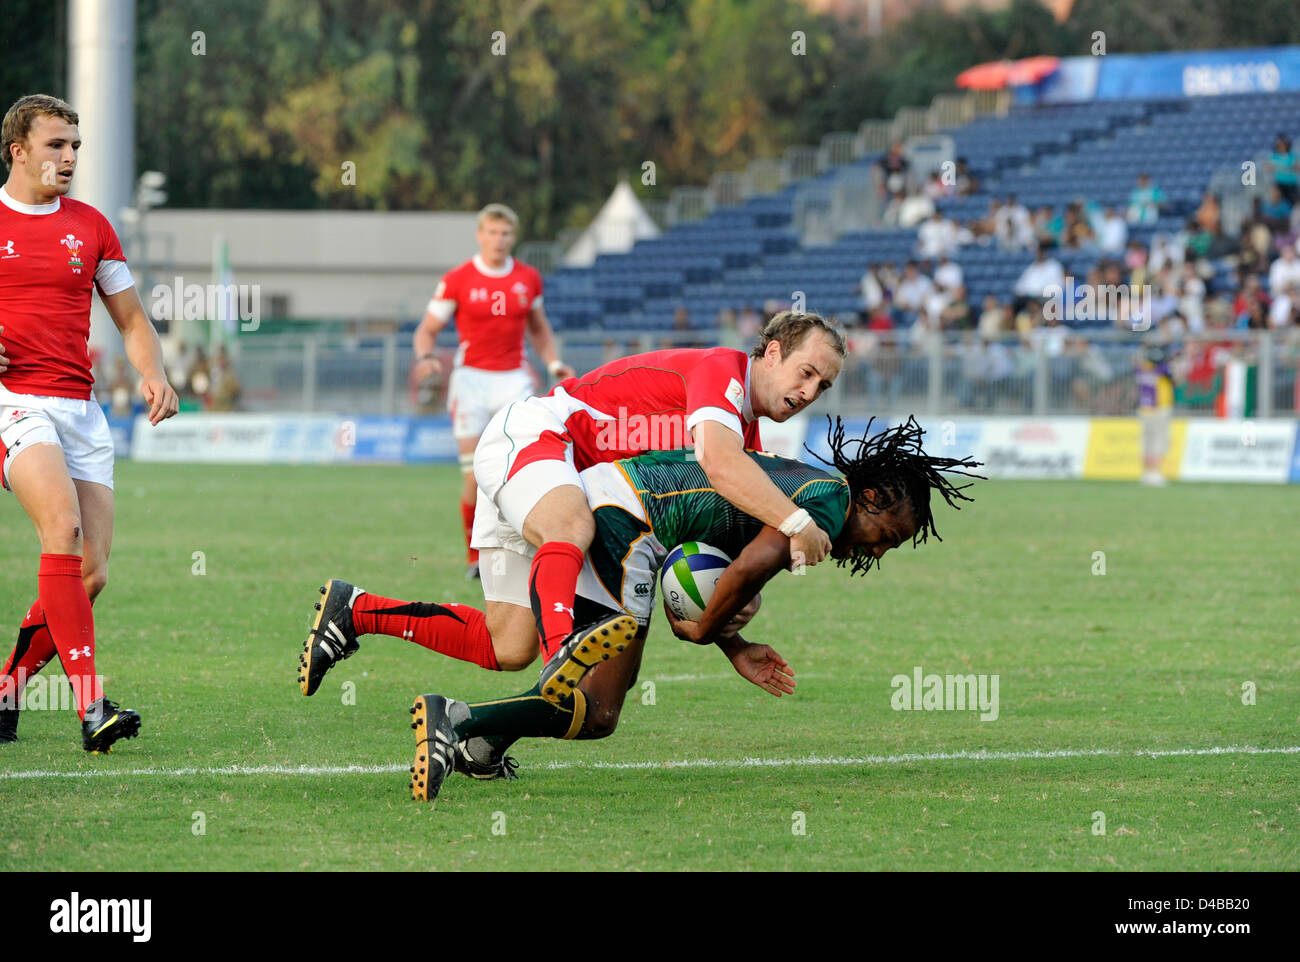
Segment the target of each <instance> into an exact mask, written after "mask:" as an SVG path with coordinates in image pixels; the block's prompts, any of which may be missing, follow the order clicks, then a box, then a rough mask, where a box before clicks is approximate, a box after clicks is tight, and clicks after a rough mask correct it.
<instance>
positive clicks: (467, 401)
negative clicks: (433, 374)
mask: <svg viewBox="0 0 1300 962" xmlns="http://www.w3.org/2000/svg"><path fill="white" fill-rule="evenodd" d="M535 386H536V385H535V383H534V381H533V374H532V371H531V370H530V369H529V368H526V367H521V368H517V369H516V370H513V371H485V370H483V369H482V368H477V367H458V368H455V369H454V370H453V371H452V372H451V384H450V385H448V387H447V412H448V413H449V414H450V415H451V433H452V436H453V437H455V438H456V439H457V440H459V439H461V438H477V437H478V436H479V435H481V434H482V433H483V429H484V428H486V427H487V426H488V422H489V421H491V420H492V415H494V414H496V413H497V412H498V411H500V410H501V409H502V408H503V407H505V406H506V405H508V404H511V403H513V402H515V401H522V400H523V399H524V398H527V397H531V396H532V395H533V393H534V389H535Z"/></svg>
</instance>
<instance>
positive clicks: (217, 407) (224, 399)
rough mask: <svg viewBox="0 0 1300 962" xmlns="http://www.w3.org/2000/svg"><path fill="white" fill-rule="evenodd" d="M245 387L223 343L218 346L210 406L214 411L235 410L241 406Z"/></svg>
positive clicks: (213, 370)
mask: <svg viewBox="0 0 1300 962" xmlns="http://www.w3.org/2000/svg"><path fill="white" fill-rule="evenodd" d="M241 393H243V387H242V386H241V385H240V383H239V375H238V374H237V373H235V366H234V364H233V363H232V362H231V360H230V355H229V354H228V353H227V352H226V346H225V345H224V344H223V345H221V346H220V347H218V348H217V358H216V365H215V366H214V367H213V368H212V391H211V393H210V394H209V395H208V408H209V409H210V410H212V411H234V410H236V409H237V408H238V407H239V396H240V394H241Z"/></svg>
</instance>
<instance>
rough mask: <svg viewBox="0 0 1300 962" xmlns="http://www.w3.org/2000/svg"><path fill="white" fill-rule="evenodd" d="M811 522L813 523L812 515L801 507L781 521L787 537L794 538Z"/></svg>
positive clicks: (783, 531)
mask: <svg viewBox="0 0 1300 962" xmlns="http://www.w3.org/2000/svg"><path fill="white" fill-rule="evenodd" d="M810 524H812V515H810V514H809V513H808V512H807V511H806V510H804V509H803V508H800V509H799V510H798V511H796V512H795V513H794V514H792V515H790V517H788V518H786V519H785V520H784V521H782V522H781V533H782V534H783V535H785V536H786V537H787V538H793V537H794V536H795V535H797V534H798V533H799V532H800V531H802V530H803V529H804V528H806V527H808V525H810Z"/></svg>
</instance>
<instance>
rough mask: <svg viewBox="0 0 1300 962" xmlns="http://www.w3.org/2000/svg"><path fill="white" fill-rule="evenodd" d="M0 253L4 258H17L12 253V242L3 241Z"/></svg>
mask: <svg viewBox="0 0 1300 962" xmlns="http://www.w3.org/2000/svg"><path fill="white" fill-rule="evenodd" d="M0 252H2V253H3V255H4V256H5V257H17V256H18V255H17V254H15V253H14V242H13V241H5V242H4V246H2V247H0Z"/></svg>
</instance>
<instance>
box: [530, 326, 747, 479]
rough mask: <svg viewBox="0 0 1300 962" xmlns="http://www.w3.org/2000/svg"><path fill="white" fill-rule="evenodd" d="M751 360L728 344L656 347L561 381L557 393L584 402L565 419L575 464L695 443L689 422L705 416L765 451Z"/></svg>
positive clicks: (598, 461)
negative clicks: (751, 391) (753, 399)
mask: <svg viewBox="0 0 1300 962" xmlns="http://www.w3.org/2000/svg"><path fill="white" fill-rule="evenodd" d="M749 360H750V359H749V356H748V355H747V354H745V352H744V351H737V350H734V349H733V348H729V347H712V348H705V349H699V348H679V349H673V350H667V351H651V352H649V353H647V354H635V355H633V356H631V357H625V358H621V359H619V360H617V361H611V362H609V363H608V364H604V365H602V366H601V367H598V368H596V369H595V370H594V371H592V372H591V373H590V374H585V375H583V376H581V377H571V378H569V379H568V380H565V381H562V382H560V383H559V384H558V385H556V387H555V389H554V390H553V391H552V392H551V395H552V396H558V394H559V392H560V391H563V392H564V393H565V394H567V395H568V396H569V397H571V398H573V400H574V401H578V402H581V404H582V405H584V407H583V408H581V409H579V410H576V411H574V412H573V413H572V414H570V415H569V417H568V418H567V419H566V420H565V426H566V427H567V428H568V433H569V435H570V437H572V439H573V455H574V465H575V466H576V467H577V468H578V470H580V471H581V470H583V469H584V468H588V467H591V465H593V464H599V463H601V462H605V461H617V460H619V459H620V458H628V457H633V456H635V455H637V454H640V453H642V452H643V451H671V450H675V449H677V448H683V447H691V429H692V428H694V427H695V425H696V424H699V423H700V422H701V421H718V422H720V423H722V424H725V425H726V426H727V427H729V428H731V429H732V430H733V431H735V432H736V433H737V434H739V435H740V437H741V439H742V441H743V443H744V445H745V447H747V448H753V449H755V450H762V447H763V442H762V439H761V438H760V437H759V431H758V418H757V417H755V415H754V410H753V407H752V406H751V405H750V398H749ZM587 408H590V409H591V410H590V411H589V410H587ZM597 415H606V416H608V418H611V419H612V420H606V419H604V418H601V417H599V416H597Z"/></svg>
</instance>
